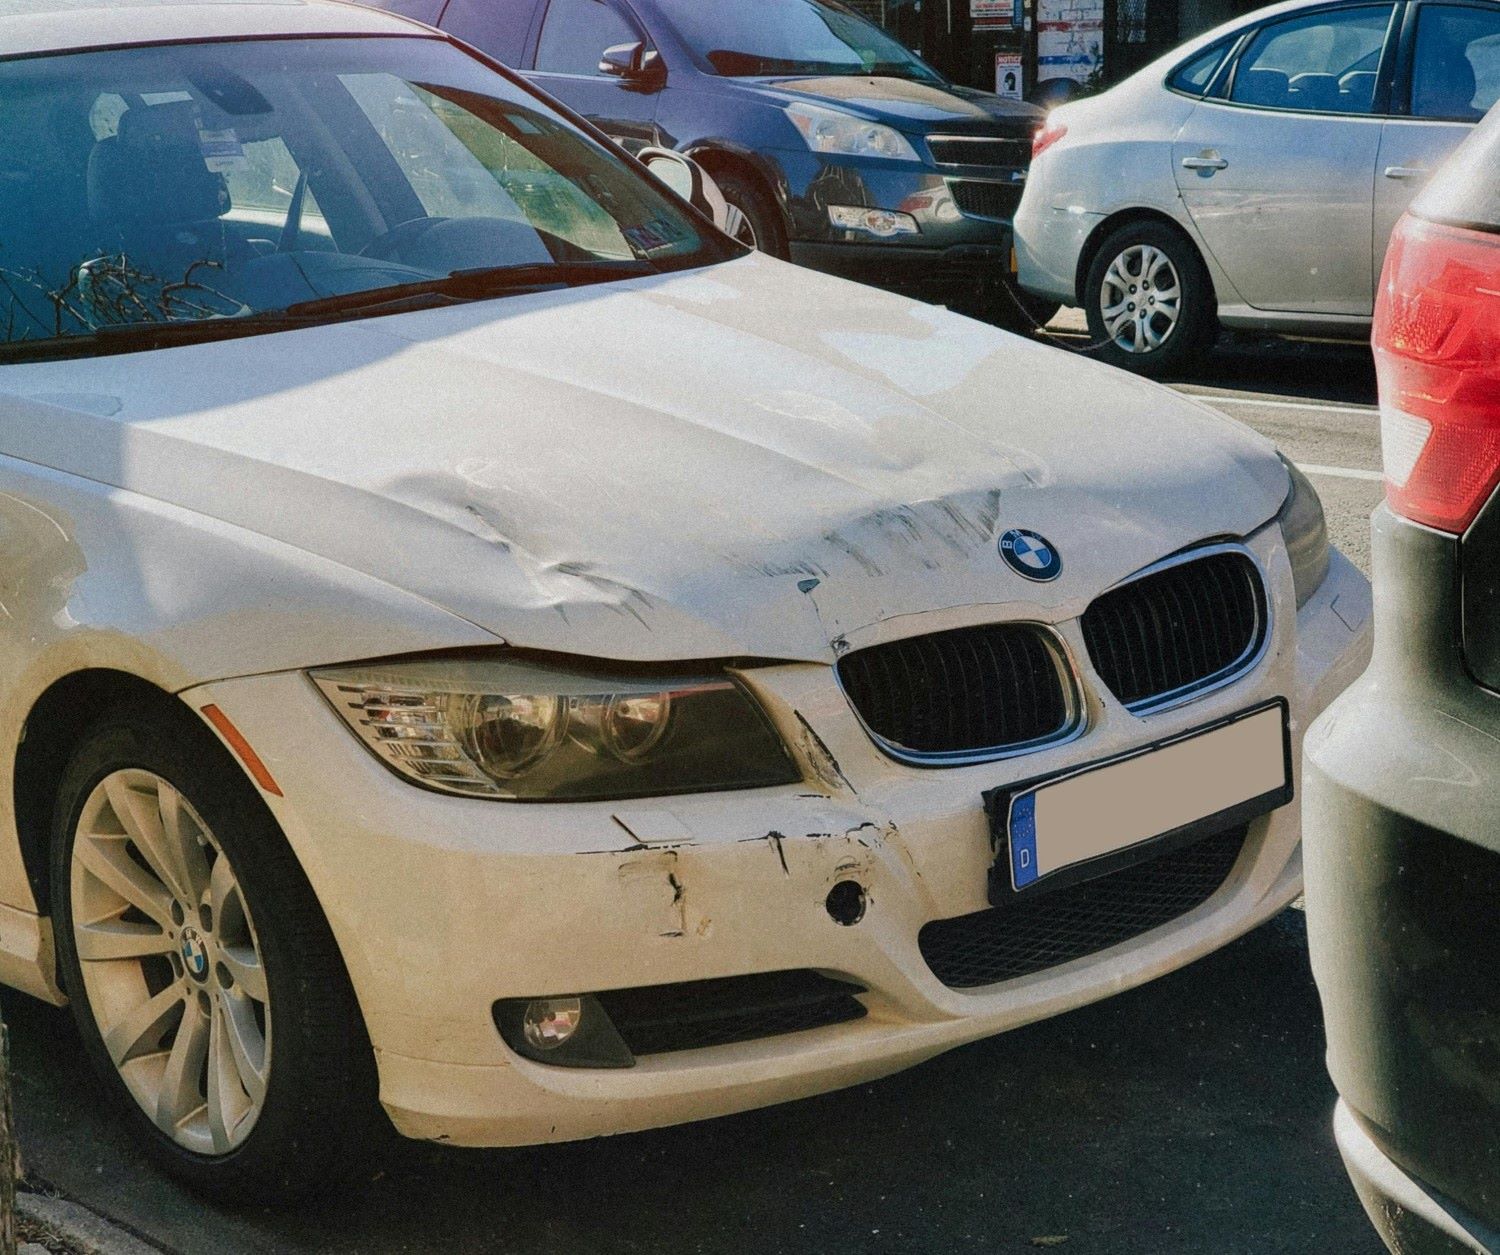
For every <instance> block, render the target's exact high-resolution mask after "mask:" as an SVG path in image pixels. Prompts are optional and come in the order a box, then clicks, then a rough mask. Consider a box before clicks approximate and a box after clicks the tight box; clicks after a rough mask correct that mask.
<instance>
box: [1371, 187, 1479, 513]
mask: <svg viewBox="0 0 1500 1255" xmlns="http://www.w3.org/2000/svg"><path fill="white" fill-rule="evenodd" d="M1374 341H1375V365H1376V369H1377V371H1378V373H1379V376H1380V427H1381V443H1382V445H1383V446H1384V453H1385V476H1386V499H1387V500H1388V501H1389V502H1390V506H1391V508H1392V509H1393V510H1395V511H1396V512H1397V513H1398V514H1402V515H1404V516H1405V517H1407V518H1409V519H1412V520H1413V521H1414V522H1417V523H1425V524H1426V525H1427V526H1429V527H1435V528H1437V529H1439V530H1440V531H1445V532H1453V533H1461V532H1463V531H1464V530H1465V529H1466V528H1467V527H1468V526H1469V524H1470V523H1472V522H1473V521H1474V518H1475V516H1476V515H1478V513H1479V511H1480V509H1481V508H1482V507H1483V505H1484V503H1485V502H1486V501H1488V500H1489V499H1490V497H1491V495H1492V494H1493V493H1494V491H1495V488H1496V485H1497V484H1500V235H1495V234H1491V233H1489V232H1484V231H1470V230H1462V229H1459V228H1457V227H1447V226H1439V225H1437V224H1436V223H1431V222H1424V221H1422V220H1421V219H1419V218H1413V217H1410V216H1408V217H1405V218H1403V219H1402V220H1401V222H1400V224H1399V225H1398V226H1397V228H1396V233H1395V235H1394V236H1393V237H1392V239H1391V248H1390V252H1389V253H1388V254H1387V255H1386V262H1385V274H1384V275H1383V276H1382V277H1381V282H1380V298H1379V300H1378V301H1377V303H1376V308H1375V334H1374Z"/></svg>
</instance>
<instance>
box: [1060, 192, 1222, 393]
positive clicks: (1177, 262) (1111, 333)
mask: <svg viewBox="0 0 1500 1255" xmlns="http://www.w3.org/2000/svg"><path fill="white" fill-rule="evenodd" d="M1084 312H1085V313H1086V314H1087V315H1088V322H1089V339H1090V341H1091V351H1092V352H1093V353H1094V355H1095V356H1097V357H1099V358H1101V359H1102V360H1103V361H1106V362H1109V363H1110V365H1112V366H1120V367H1123V368H1124V369H1126V370H1131V371H1135V372H1136V373H1138V374H1142V375H1152V376H1156V375H1165V374H1170V373H1171V372H1173V371H1178V370H1181V369H1182V368H1183V367H1184V366H1186V365H1187V364H1188V363H1189V362H1190V361H1191V360H1192V358H1193V357H1194V356H1196V355H1197V354H1198V353H1199V352H1200V351H1201V350H1202V349H1204V348H1205V347H1206V346H1207V345H1208V344H1209V343H1210V342H1211V341H1212V340H1213V338H1214V335H1215V333H1216V332H1217V329H1218V327H1217V319H1216V316H1215V309H1214V298H1213V289H1212V283H1211V281H1210V279H1209V277H1208V271H1207V270H1206V269H1205V267H1204V265H1203V261H1202V259H1201V258H1200V257H1199V256H1198V253H1197V250H1195V249H1194V248H1193V246H1192V245H1191V244H1190V243H1189V242H1188V241H1187V240H1186V239H1184V238H1183V237H1182V236H1181V235H1179V234H1178V233H1177V232H1176V231H1174V230H1172V229H1171V228H1170V227H1168V226H1166V225H1165V224H1163V223H1160V222H1137V223H1130V224H1127V225H1126V226H1123V227H1121V228H1120V229H1119V230H1118V231H1115V232H1114V233H1113V234H1112V235H1110V236H1109V238H1108V239H1106V240H1105V241H1104V244H1103V246H1102V247H1101V248H1100V249H1099V252H1098V253H1097V254H1096V255H1095V257H1094V260H1093V263H1092V265H1090V266H1089V273H1088V278H1087V279H1086V280H1085V282H1084Z"/></svg>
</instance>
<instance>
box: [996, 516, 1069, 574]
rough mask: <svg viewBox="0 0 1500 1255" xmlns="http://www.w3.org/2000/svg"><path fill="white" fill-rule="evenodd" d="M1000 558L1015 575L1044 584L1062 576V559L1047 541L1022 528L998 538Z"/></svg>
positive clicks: (1014, 528) (1016, 528)
mask: <svg viewBox="0 0 1500 1255" xmlns="http://www.w3.org/2000/svg"><path fill="white" fill-rule="evenodd" d="M1000 556H1001V557H1002V558H1004V559H1005V561H1006V565H1008V566H1009V567H1010V569H1011V570H1012V571H1014V572H1015V573H1016V574H1017V575H1021V576H1024V577H1025V578H1026V579H1028V580H1036V581H1037V583H1039V584H1045V583H1046V582H1047V581H1048V580H1055V579H1056V578H1057V577H1058V576H1059V575H1061V574H1062V558H1061V557H1059V556H1058V552H1057V550H1056V549H1054V548H1053V547H1052V546H1051V544H1050V543H1048V541H1047V539H1046V538H1045V537H1043V536H1038V535H1037V534H1036V533H1035V532H1028V531H1027V530H1026V529H1025V528H1022V527H1013V528H1011V529H1010V531H1008V532H1006V533H1005V535H1004V536H1002V537H1000Z"/></svg>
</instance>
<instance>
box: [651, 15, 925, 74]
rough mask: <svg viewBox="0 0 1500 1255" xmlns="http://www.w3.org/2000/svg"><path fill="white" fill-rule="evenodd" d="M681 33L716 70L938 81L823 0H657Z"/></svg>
mask: <svg viewBox="0 0 1500 1255" xmlns="http://www.w3.org/2000/svg"><path fill="white" fill-rule="evenodd" d="M657 7H658V8H659V9H660V10H661V11H662V12H663V13H664V14H665V15H666V16H667V18H668V19H669V20H670V21H671V22H672V24H673V25H674V26H675V27H676V28H677V31H678V34H679V35H680V36H681V37H682V39H683V41H684V42H685V43H686V44H687V45H688V46H689V47H690V48H692V50H693V51H694V52H695V53H696V54H697V55H698V57H699V59H700V60H702V61H703V62H704V63H705V64H707V65H708V66H709V67H710V68H712V70H713V71H714V73H715V74H719V75H722V76H724V77H725V78H753V77H760V76H763V75H780V74H878V75H883V76H886V77H891V78H906V79H913V80H915V81H916V82H919V83H931V84H933V85H934V86H937V85H940V84H942V83H943V82H944V79H943V77H942V75H940V74H939V73H938V72H937V71H936V70H934V69H933V68H932V67H931V66H929V65H927V64H926V63H925V62H924V61H922V60H921V59H920V58H919V57H917V56H916V54H915V53H913V52H911V51H909V50H908V49H907V48H906V47H905V46H904V45H902V44H900V43H898V42H897V41H896V40H895V39H893V38H891V36H889V35H887V34H886V33H885V32H884V31H883V30H881V29H880V28H879V27H878V26H875V25H874V24H873V23H870V22H867V21H866V20H865V19H864V18H862V17H860V16H859V15H858V14H856V13H853V12H851V11H850V10H849V9H846V8H844V7H843V5H840V4H831V3H829V2H828V0H725V2H723V3H717V4H705V3H704V2H703V0H657Z"/></svg>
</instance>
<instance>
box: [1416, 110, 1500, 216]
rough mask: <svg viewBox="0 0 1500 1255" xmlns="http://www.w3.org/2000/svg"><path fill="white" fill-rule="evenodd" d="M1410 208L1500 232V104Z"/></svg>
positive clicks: (1417, 212) (1421, 214)
mask: <svg viewBox="0 0 1500 1255" xmlns="http://www.w3.org/2000/svg"><path fill="white" fill-rule="evenodd" d="M1411 208H1412V212H1413V213H1414V214H1416V215H1417V216H1418V217H1419V218H1427V219H1429V220H1430V221H1433V222H1445V223H1447V224H1448V225H1450V226H1455V227H1473V228H1475V229H1477V230H1480V231H1495V232H1500V108H1497V109H1495V110H1494V111H1492V112H1491V113H1490V115H1489V117H1488V118H1487V119H1486V120H1485V121H1484V122H1482V123H1481V124H1480V125H1479V128H1478V129H1477V130H1476V131H1475V132H1474V134H1473V135H1471V136H1469V138H1468V139H1467V140H1466V141H1465V142H1464V143H1463V145H1462V146H1461V147H1460V148H1459V149H1458V150H1457V151H1456V152H1455V153H1454V154H1453V156H1452V157H1450V158H1449V159H1448V163H1447V164H1446V165H1445V166H1444V167H1443V169H1442V172H1441V173H1440V174H1439V175H1438V176H1437V177H1436V178H1435V179H1433V180H1432V182H1431V183H1429V184H1428V185H1427V187H1426V188H1425V189H1424V190H1423V192H1422V193H1421V195H1419V196H1418V197H1417V199H1416V200H1415V201H1414V202H1413V203H1412V207H1411Z"/></svg>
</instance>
